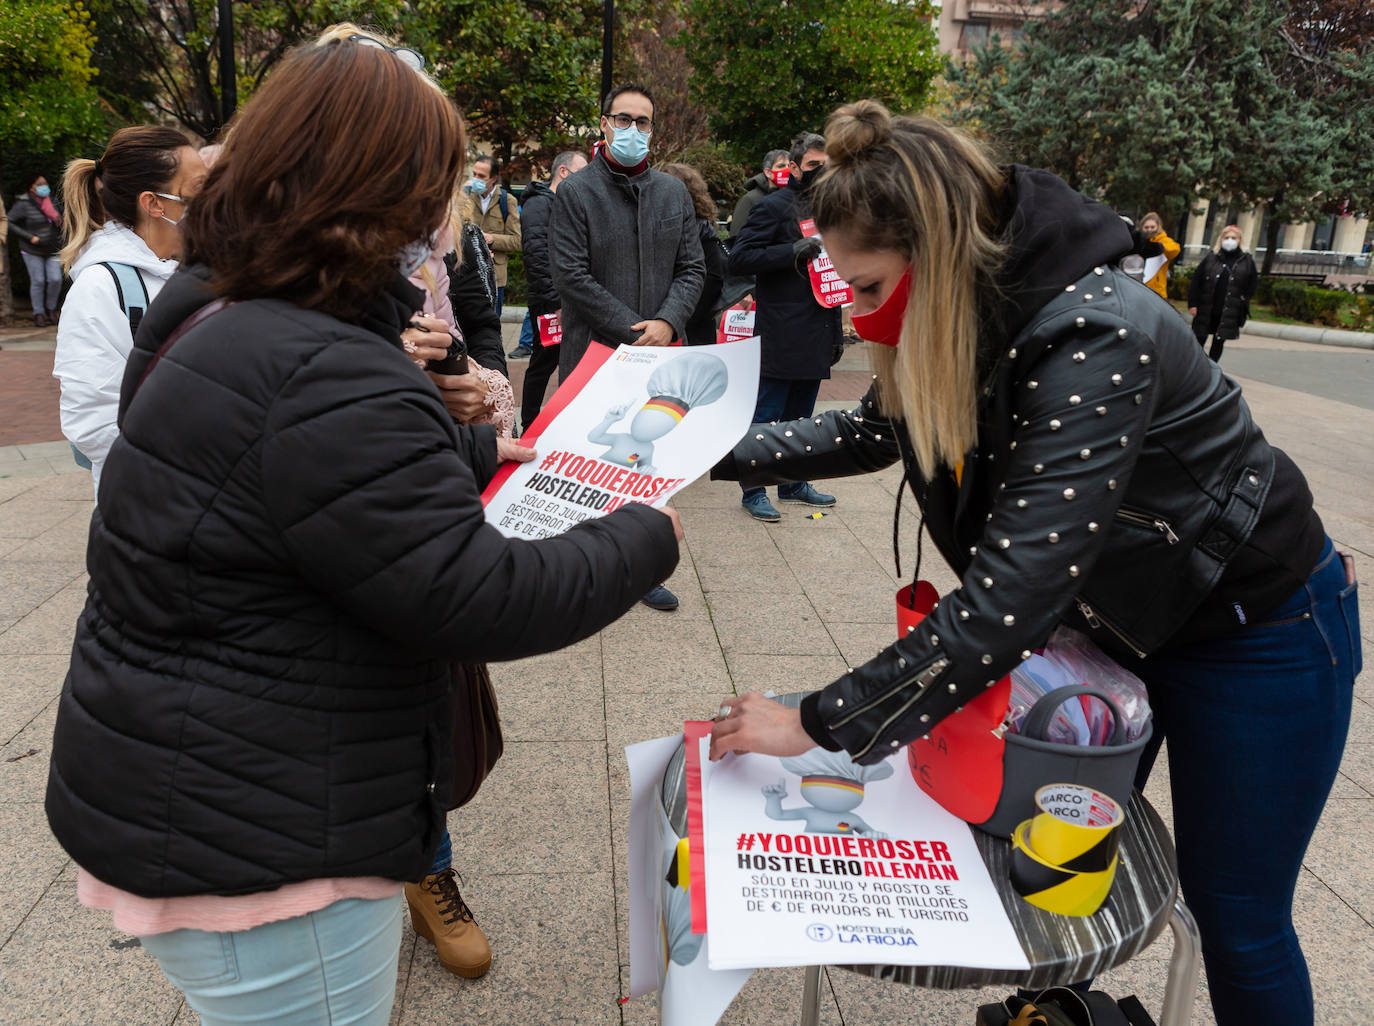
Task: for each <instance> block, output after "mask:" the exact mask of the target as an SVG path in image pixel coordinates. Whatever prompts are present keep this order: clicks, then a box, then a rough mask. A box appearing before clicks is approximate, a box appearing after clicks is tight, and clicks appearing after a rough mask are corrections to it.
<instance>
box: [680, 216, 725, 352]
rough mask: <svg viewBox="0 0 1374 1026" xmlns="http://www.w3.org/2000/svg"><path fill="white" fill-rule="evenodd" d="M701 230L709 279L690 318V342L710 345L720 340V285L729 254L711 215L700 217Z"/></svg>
mask: <svg viewBox="0 0 1374 1026" xmlns="http://www.w3.org/2000/svg"><path fill="white" fill-rule="evenodd" d="M697 233H698V234H699V235H700V236H701V255H702V256H703V257H704V258H705V259H706V282H705V284H703V285H702V287H701V298H700V299H698V300H697V308H696V309H695V310H693V311H692V316H691V317H690V318H689V319H688V321H687V344H688V345H690V346H709V345H712V344H713V343H714V342H715V341H716V324H717V322H718V321H719V317H718V316H717V314H718V312H719V310H720V287H721V285H722V284H724V282H725V262H726V260H727V259H729V253H728V252H727V251H726V249H725V244H724V243H723V242H721V241H720V236H719V235H717V234H716V223H715V222H714V221H712V220H711V219H710V218H708V217H698V218H697Z"/></svg>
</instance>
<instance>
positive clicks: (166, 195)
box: [153, 192, 186, 228]
mask: <svg viewBox="0 0 1374 1026" xmlns="http://www.w3.org/2000/svg"><path fill="white" fill-rule="evenodd" d="M153 195H154V196H157V197H158V198H159V199H167V200H176V201H177V202H178V203H180V204H181V205H182V208H183V209H185V206H186V201H185V200H184V199H182V198H181V197H180V196H173V195H172V194H171V193H168V192H155V193H153ZM158 216H159V217H161V218H162V219H163V220H164V221H166V222H167V223H168V224H170V225H171V226H172V227H173V228H176V227H177V226H178V225H180V224H181V218H180V217H179V218H177V219H176V220H175V221H173V220H172V219H171V218H170V217H168V216H167V215H166V214H159V215H158ZM185 216H186V215H185V214H183V215H182V217H185Z"/></svg>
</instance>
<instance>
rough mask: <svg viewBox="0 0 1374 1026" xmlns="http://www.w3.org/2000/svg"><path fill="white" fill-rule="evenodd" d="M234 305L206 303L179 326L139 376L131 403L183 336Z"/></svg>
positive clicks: (229, 302)
mask: <svg viewBox="0 0 1374 1026" xmlns="http://www.w3.org/2000/svg"><path fill="white" fill-rule="evenodd" d="M233 305H234V304H233V302H232V301H231V300H228V299H216V300H214V301H213V302H211V303H206V304H205V305H204V306H202V307H201V308H200V309H199V310H197V311H196V312H195V313H193V314H191V316H190V317H188V318H186V320H184V321H182V322H181V323H180V324H179V325H177V329H176V330H175V331H174V332H172V333H171V334H170V335H168V336H167V341H165V342H163V343H162V345H160V346H158V349H157V352H156V353H154V354H153V358H152V359H151V360H149V361H148V366H146V367H144V368H143V373H142V374H141V375H139V378H138V384H136V385H135V386H134V390H133V392H132V393H130V395H129V402H133V399H134V396H135V395H137V394H138V390H139V389H140V388H142V387H143V382H145V381H147V380H148V375H149V374H151V373H152V372H153V368H154V367H156V366H157V364H158V361H159V360H161V359H162V358H163V357H164V356H166V355H167V353H169V352H170V351H171V349H172V346H174V345H176V344H177V343H178V342H179V341H181V336H183V335H185V334H186V333H187V332H188V331H190V330H191V329H192V328H194V327H196V326H197V325H200V324H204V323H205V322H206V321H207V320H209V319H210V318H211V317H213V316H214V315H215V314H217V313H219V312H220V311H221V310H223V309H225V308H226V307H230V306H233Z"/></svg>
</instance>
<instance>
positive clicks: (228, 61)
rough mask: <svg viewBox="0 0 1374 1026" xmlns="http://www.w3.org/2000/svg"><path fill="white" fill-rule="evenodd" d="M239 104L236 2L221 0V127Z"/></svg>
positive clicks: (226, 122)
mask: <svg viewBox="0 0 1374 1026" xmlns="http://www.w3.org/2000/svg"><path fill="white" fill-rule="evenodd" d="M238 106H239V87H238V75H237V74H236V72H235V69H234V3H233V0H219V109H220V127H221V128H223V126H224V125H227V124H228V123H229V119H230V118H232V117H233V116H234V112H235V111H236V110H238Z"/></svg>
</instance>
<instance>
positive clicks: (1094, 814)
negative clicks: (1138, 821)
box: [1011, 784, 1125, 916]
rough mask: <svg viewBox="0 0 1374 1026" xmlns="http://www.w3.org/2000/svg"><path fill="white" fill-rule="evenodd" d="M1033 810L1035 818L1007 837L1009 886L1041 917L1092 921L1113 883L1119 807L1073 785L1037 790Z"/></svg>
mask: <svg viewBox="0 0 1374 1026" xmlns="http://www.w3.org/2000/svg"><path fill="white" fill-rule="evenodd" d="M1035 804H1036V806H1037V807H1038V808H1039V809H1040V812H1039V813H1037V814H1036V815H1035V816H1034V817H1033V818H1032V819H1028V820H1026V821H1025V822H1023V823H1021V824H1020V825H1019V826H1018V827H1017V828H1016V831H1015V833H1014V834H1013V835H1012V856H1011V882H1012V886H1013V887H1014V888H1015V889H1016V893H1017V894H1019V895H1021V897H1022V898H1023V899H1025V900H1026V901H1028V902H1030V903H1031V904H1032V905H1034V906H1036V907H1037V908H1043V909H1045V911H1047V912H1054V913H1056V914H1058V915H1064V916H1090V915H1092V914H1093V913H1094V912H1096V911H1097V910H1098V909H1099V908H1100V907H1101V906H1102V902H1104V901H1105V900H1106V899H1107V895H1108V893H1110V891H1111V889H1112V881H1113V880H1114V879H1115V877H1116V866H1117V862H1118V854H1117V844H1118V836H1117V835H1118V831H1119V829H1120V827H1121V824H1122V823H1123V822H1124V821H1125V815H1124V813H1123V811H1122V809H1121V807H1120V806H1119V805H1117V804H1116V802H1115V801H1113V800H1112V799H1111V798H1109V797H1108V796H1107V795H1105V794H1103V793H1102V792H1101V791H1096V790H1094V789H1093V788H1091V787H1083V786H1081V785H1078V784H1050V785H1048V786H1046V787H1042V788H1040V790H1038V791H1036V792H1035Z"/></svg>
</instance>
